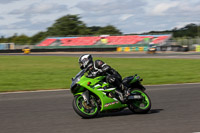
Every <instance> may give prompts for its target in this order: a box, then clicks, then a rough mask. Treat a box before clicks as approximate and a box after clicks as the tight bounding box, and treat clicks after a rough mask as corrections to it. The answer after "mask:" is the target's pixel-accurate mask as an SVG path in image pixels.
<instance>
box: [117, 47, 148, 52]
mask: <svg viewBox="0 0 200 133" xmlns="http://www.w3.org/2000/svg"><path fill="white" fill-rule="evenodd" d="M147 50H148V47H118V48H117V51H118V52H133V51H147Z"/></svg>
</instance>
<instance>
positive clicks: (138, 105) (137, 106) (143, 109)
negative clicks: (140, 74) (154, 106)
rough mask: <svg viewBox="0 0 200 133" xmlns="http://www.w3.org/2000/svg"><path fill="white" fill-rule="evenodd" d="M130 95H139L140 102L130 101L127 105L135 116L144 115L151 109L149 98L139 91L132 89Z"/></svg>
mask: <svg viewBox="0 0 200 133" xmlns="http://www.w3.org/2000/svg"><path fill="white" fill-rule="evenodd" d="M131 93H137V94H139V95H141V96H142V97H143V98H142V100H131V101H130V102H129V104H128V108H129V109H130V110H131V111H132V112H134V113H137V114H145V113H148V112H149V110H150V109H151V100H150V97H149V96H148V95H147V94H146V93H145V92H144V91H142V90H140V89H132V90H131Z"/></svg>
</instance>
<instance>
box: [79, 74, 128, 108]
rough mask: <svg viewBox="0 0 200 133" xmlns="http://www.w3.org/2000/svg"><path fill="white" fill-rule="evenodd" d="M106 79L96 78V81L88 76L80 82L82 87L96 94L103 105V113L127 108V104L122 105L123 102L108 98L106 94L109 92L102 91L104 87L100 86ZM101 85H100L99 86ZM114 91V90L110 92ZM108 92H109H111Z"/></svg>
mask: <svg viewBox="0 0 200 133" xmlns="http://www.w3.org/2000/svg"><path fill="white" fill-rule="evenodd" d="M103 78H105V77H103V76H100V77H96V78H94V79H91V78H87V77H86V76H83V77H81V80H80V81H81V82H78V83H79V84H80V85H81V86H83V87H85V88H87V89H88V90H89V91H91V92H93V93H94V94H96V95H97V96H98V97H99V98H100V100H101V103H102V107H101V111H104V110H109V109H119V108H123V107H127V105H126V104H121V102H119V101H118V100H117V99H115V98H114V99H113V98H110V97H107V96H106V94H105V93H104V92H106V91H107V90H105V91H104V90H103V89H100V88H102V86H101V85H100V83H99V82H100V81H101V80H102V79H103ZM88 82H90V85H89V86H88ZM98 83H99V85H98ZM110 91H112V90H110ZM110 91H108V92H110Z"/></svg>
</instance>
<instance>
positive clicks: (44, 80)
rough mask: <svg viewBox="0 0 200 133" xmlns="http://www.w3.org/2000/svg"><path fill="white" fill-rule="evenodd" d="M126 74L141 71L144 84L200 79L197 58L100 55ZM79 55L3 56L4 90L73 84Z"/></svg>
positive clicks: (0, 69)
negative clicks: (109, 56) (138, 57)
mask: <svg viewBox="0 0 200 133" xmlns="http://www.w3.org/2000/svg"><path fill="white" fill-rule="evenodd" d="M98 59H101V60H103V61H104V62H106V63H107V64H109V65H110V66H112V67H113V68H114V69H116V70H117V71H118V72H119V73H120V74H121V75H122V76H123V77H126V76H130V75H133V74H136V73H137V74H138V75H140V76H141V77H142V78H143V79H144V81H143V84H146V85H147V84H148V85H154V84H173V83H193V82H200V71H199V68H200V61H199V60H196V59H131V58H123V59H122V58H98ZM77 61H78V58H77V57H60V56H0V92H7V91H24V90H41V89H61V88H69V87H70V84H71V78H72V77H73V76H75V75H76V74H77V73H78V72H79V71H80V69H79V66H78V62H77Z"/></svg>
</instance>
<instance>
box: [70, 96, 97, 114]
mask: <svg viewBox="0 0 200 133" xmlns="http://www.w3.org/2000/svg"><path fill="white" fill-rule="evenodd" d="M72 105H73V108H74V111H75V112H76V113H77V114H78V115H80V116H81V117H83V118H94V117H96V116H97V115H98V113H99V106H98V103H97V100H96V98H95V97H94V96H93V95H90V104H89V105H87V102H86V101H84V99H83V97H82V96H81V95H77V96H75V97H74V100H73V102H72Z"/></svg>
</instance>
